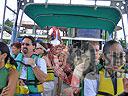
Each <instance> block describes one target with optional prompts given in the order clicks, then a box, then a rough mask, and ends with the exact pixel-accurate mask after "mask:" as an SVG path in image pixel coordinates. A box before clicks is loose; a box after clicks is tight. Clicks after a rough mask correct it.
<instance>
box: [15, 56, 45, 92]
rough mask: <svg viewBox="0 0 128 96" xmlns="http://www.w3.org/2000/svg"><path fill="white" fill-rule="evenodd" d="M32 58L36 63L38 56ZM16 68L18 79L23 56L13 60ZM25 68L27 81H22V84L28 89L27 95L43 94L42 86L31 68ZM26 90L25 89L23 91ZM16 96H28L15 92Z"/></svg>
mask: <svg viewBox="0 0 128 96" xmlns="http://www.w3.org/2000/svg"><path fill="white" fill-rule="evenodd" d="M32 58H33V59H35V60H36V61H37V59H38V56H37V55H32ZM15 60H16V62H17V64H18V66H17V70H18V72H19V77H20V75H21V71H22V67H23V64H22V61H23V54H20V55H18V56H17V57H16V58H15ZM26 67H27V79H26V80H23V81H24V83H25V84H26V86H27V87H28V90H29V93H42V92H43V85H42V84H41V83H40V82H39V81H38V80H37V78H36V76H35V75H34V72H33V70H32V68H31V67H30V66H26ZM25 90H26V89H25ZM16 91H17V92H16V93H17V94H28V92H27V93H26V92H23V91H22V92H20V90H18V89H17V90H16Z"/></svg>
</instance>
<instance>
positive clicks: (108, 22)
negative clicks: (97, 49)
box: [23, 3, 121, 34]
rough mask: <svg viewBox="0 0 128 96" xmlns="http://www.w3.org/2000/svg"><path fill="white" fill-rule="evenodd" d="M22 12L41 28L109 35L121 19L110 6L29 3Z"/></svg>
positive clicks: (118, 12) (116, 10)
mask: <svg viewBox="0 0 128 96" xmlns="http://www.w3.org/2000/svg"><path fill="white" fill-rule="evenodd" d="M23 11H24V13H25V14H26V15H27V16H28V17H30V18H31V19H32V20H33V21H34V22H35V23H36V24H37V25H38V26H39V27H41V28H44V27H46V26H58V27H67V28H80V29H101V30H106V31H108V32H109V34H111V33H112V32H113V31H114V29H115V27H116V25H117V24H118V22H119V20H120V19H121V12H120V11H119V10H118V9H117V8H115V7H111V6H95V5H93V6H92V5H89V6H87V5H69V4H48V5H46V4H36V3H30V4H27V5H26V6H25V7H24V10H23Z"/></svg>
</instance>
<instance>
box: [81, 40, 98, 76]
mask: <svg viewBox="0 0 128 96" xmlns="http://www.w3.org/2000/svg"><path fill="white" fill-rule="evenodd" d="M84 46H86V47H85V49H84V52H86V51H88V50H89V51H90V56H91V60H90V61H91V62H90V65H89V66H88V68H87V70H84V72H83V76H84V77H85V76H86V74H88V73H89V72H94V71H96V62H95V49H94V48H93V47H92V45H91V44H90V43H89V42H86V43H84Z"/></svg>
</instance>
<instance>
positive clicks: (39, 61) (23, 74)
mask: <svg viewBox="0 0 128 96" xmlns="http://www.w3.org/2000/svg"><path fill="white" fill-rule="evenodd" d="M25 60H26V59H24V58H23V62H26V61H25ZM37 66H38V67H39V68H40V70H41V71H43V72H44V73H45V74H47V66H46V62H45V60H44V59H43V58H38V59H37ZM20 78H21V79H26V78H27V67H26V66H25V65H23V67H22V72H21V75H20Z"/></svg>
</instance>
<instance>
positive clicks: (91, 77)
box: [85, 72, 98, 80]
mask: <svg viewBox="0 0 128 96" xmlns="http://www.w3.org/2000/svg"><path fill="white" fill-rule="evenodd" d="M97 75H98V74H97V73H95V72H90V73H88V74H87V75H86V76H85V78H87V79H90V80H96V79H97Z"/></svg>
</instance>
